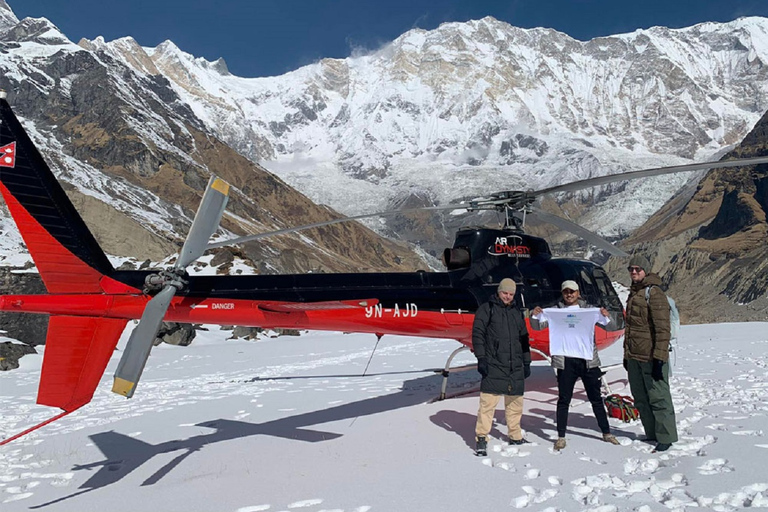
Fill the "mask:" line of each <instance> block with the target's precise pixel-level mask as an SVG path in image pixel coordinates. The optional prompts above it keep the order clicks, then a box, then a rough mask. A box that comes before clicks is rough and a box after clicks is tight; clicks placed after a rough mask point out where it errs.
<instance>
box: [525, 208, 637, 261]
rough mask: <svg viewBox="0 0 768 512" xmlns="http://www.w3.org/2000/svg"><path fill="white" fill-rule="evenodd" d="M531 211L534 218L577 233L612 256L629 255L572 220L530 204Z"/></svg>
mask: <svg viewBox="0 0 768 512" xmlns="http://www.w3.org/2000/svg"><path fill="white" fill-rule="evenodd" d="M531 211H532V212H533V213H535V214H536V218H538V219H541V220H543V221H544V222H548V223H550V224H552V225H554V226H557V227H558V228H560V229H563V230H565V231H568V232H570V233H573V234H574V235H577V236H579V237H581V238H583V239H584V240H586V241H587V242H589V243H591V244H592V245H594V246H596V247H599V248H600V249H603V250H604V251H607V252H609V253H610V254H612V255H614V256H622V257H627V256H629V254H627V253H626V252H624V251H622V250H621V249H619V248H618V247H616V246H615V245H613V244H612V243H610V242H609V241H608V240H605V239H604V238H603V237H601V236H600V235H598V234H596V233H593V232H592V231H589V230H588V229H584V228H583V227H581V226H579V225H578V224H576V223H574V222H571V221H569V220H567V219H564V218H562V217H558V216H557V215H553V214H551V213H549V212H545V211H544V210H542V209H541V208H537V207H535V206H531Z"/></svg>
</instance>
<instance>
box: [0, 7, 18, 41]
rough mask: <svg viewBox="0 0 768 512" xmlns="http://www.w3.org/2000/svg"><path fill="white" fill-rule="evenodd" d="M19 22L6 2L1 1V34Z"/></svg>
mask: <svg viewBox="0 0 768 512" xmlns="http://www.w3.org/2000/svg"><path fill="white" fill-rule="evenodd" d="M18 22H19V19H18V18H17V17H16V15H15V14H14V13H13V10H12V9H11V6H10V5H8V4H7V3H6V2H5V0H0V33H2V32H5V31H6V30H8V29H9V28H11V27H13V26H15V25H16V24H17V23H18Z"/></svg>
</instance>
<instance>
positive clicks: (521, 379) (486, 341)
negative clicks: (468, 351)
mask: <svg viewBox="0 0 768 512" xmlns="http://www.w3.org/2000/svg"><path fill="white" fill-rule="evenodd" d="M472 346H473V348H474V351H475V356H477V358H478V359H480V358H483V357H484V358H486V359H487V360H488V376H487V377H483V380H482V382H481V383H480V391H482V392H483V393H492V394H494V395H513V396H517V395H522V394H523V392H524V391H525V373H524V365H525V364H531V347H530V344H529V341H528V329H527V328H526V326H525V321H524V320H523V315H522V313H521V312H520V310H519V309H517V308H516V307H515V306H514V305H510V306H505V305H504V303H503V302H501V299H500V298H499V296H498V295H493V296H492V297H491V298H490V300H489V301H488V302H486V303H485V304H483V305H482V306H480V307H479V308H478V310H477V313H475V322H474V324H473V325H472Z"/></svg>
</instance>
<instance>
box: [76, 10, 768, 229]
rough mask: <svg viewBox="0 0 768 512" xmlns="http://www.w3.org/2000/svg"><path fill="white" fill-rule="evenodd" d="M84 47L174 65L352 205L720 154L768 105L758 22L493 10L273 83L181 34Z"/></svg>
mask: <svg viewBox="0 0 768 512" xmlns="http://www.w3.org/2000/svg"><path fill="white" fill-rule="evenodd" d="M80 45H81V46H83V47H84V48H88V49H90V50H91V51H93V52H96V53H97V54H99V53H101V54H104V55H110V56H112V57H114V58H116V59H119V60H121V61H123V62H125V63H126V64H127V65H129V66H131V67H133V68H134V69H137V70H139V71H141V72H145V73H149V74H154V73H160V74H161V75H162V76H164V77H165V78H167V79H168V80H169V81H170V83H171V84H172V86H173V89H174V91H175V92H176V93H177V94H178V95H179V97H180V98H181V99H182V100H183V101H184V102H185V103H186V104H188V105H189V106H190V108H191V109H192V110H193V112H194V113H195V115H196V116H197V117H198V118H199V119H200V120H201V121H202V122H203V123H205V125H206V126H207V127H208V128H210V129H211V130H212V131H214V133H216V134H217V135H218V136H219V137H220V138H221V139H222V140H224V141H226V142H227V143H228V144H229V145H231V146H232V147H233V148H235V149H236V150H237V151H239V152H240V153H241V154H243V155H245V156H246V157H248V158H250V159H252V160H254V161H258V162H261V163H263V165H264V166H265V167H267V168H268V169H269V170H270V171H272V172H275V173H276V174H278V175H279V176H281V177H282V178H283V179H285V180H286V181H287V182H288V183H290V184H291V185H293V186H295V187H297V188H298V189H299V190H301V191H302V192H304V193H306V194H307V195H308V196H309V197H311V198H312V199H313V200H315V201H316V202H320V203H327V204H329V205H331V206H332V207H334V208H336V209H338V210H339V211H342V212H344V213H347V214H360V213H365V212H371V211H378V210H384V209H387V208H390V207H391V206H392V205H395V204H399V203H401V202H403V201H405V200H407V199H408V198H409V197H410V198H411V199H413V198H414V197H415V198H417V200H418V201H421V203H422V204H423V203H425V202H426V203H441V204H445V203H447V202H450V201H453V200H456V199H458V198H465V197H468V196H479V195H487V194H488V193H490V192H495V191H498V190H506V189H513V188H522V189H529V188H533V189H538V188H543V187H546V186H551V185H554V184H559V183H563V182H566V181H571V180H577V179H583V178H586V177H589V176H594V175H601V174H609V173H615V172H618V171H621V170H628V169H638V168H643V167H651V166H657V165H673V164H678V163H685V162H690V161H701V160H707V159H713V158H714V157H715V156H717V155H718V154H721V153H722V152H723V151H724V150H725V149H727V148H730V147H732V146H733V145H734V144H736V143H737V142H739V141H740V140H741V138H742V137H743V136H744V135H745V134H746V133H747V132H748V131H749V130H750V129H751V128H752V126H753V125H754V124H755V122H756V121H757V120H758V119H759V118H760V116H761V115H762V114H763V112H764V111H765V110H766V109H768V68H766V63H767V62H768V19H765V18H758V17H752V18H741V19H738V20H736V21H733V22H730V23H703V24H699V25H696V26H693V27H690V28H685V29H675V30H673V29H667V28H663V27H654V28H652V29H649V30H638V31H635V32H633V33H631V34H621V35H616V36H612V37H602V38H597V39H594V40H591V41H588V42H580V41H577V40H574V39H573V38H571V37H569V36H568V35H566V34H563V33H560V32H557V31H554V30H551V29H521V28H517V27H513V26H511V25H509V24H507V23H504V22H501V21H498V20H496V19H494V18H491V17H487V18H484V19H482V20H477V21H469V22H466V23H446V24H443V25H441V26H440V27H439V28H437V29H435V30H431V31H425V30H421V29H415V30H411V31H409V32H407V33H405V34H403V35H402V36H401V37H399V38H397V39H396V40H395V41H392V42H391V43H390V44H388V45H386V46H384V47H383V48H381V49H379V50H377V51H375V52H372V53H370V54H368V55H353V56H351V57H349V58H347V59H324V60H322V61H320V62H317V63H315V64H312V65H309V66H306V67H303V68H301V69H298V70H296V71H293V72H291V73H287V74H285V75H282V76H278V77H270V78H241V77H236V76H233V75H231V74H230V73H229V72H228V71H227V68H226V65H225V64H224V62H223V61H222V60H218V61H216V62H209V61H206V60H205V59H202V58H195V57H194V56H192V55H189V54H187V53H185V52H183V51H182V50H180V49H179V48H177V47H176V46H175V45H174V44H173V43H172V42H170V41H166V42H164V43H162V44H161V45H159V46H158V47H156V48H142V47H140V46H139V45H138V44H137V43H136V42H135V41H133V40H132V39H130V38H124V39H119V40H116V41H112V42H105V41H104V40H103V39H101V38H98V39H96V40H95V41H81V42H80ZM698 177H699V176H698V175H697V176H695V178H698ZM691 178H692V177H691V176H690V175H687V176H686V175H679V176H666V177H660V178H657V179H654V180H645V181H644V182H642V183H633V184H630V185H628V186H613V187H612V188H611V189H610V190H608V191H606V190H601V191H593V192H586V193H583V194H582V199H587V200H588V203H589V206H590V207H589V208H588V212H587V214H586V216H585V218H584V219H582V220H583V222H585V223H586V227H588V228H591V229H596V230H599V231H600V232H602V233H604V234H607V235H619V234H623V233H627V232H628V231H630V230H631V229H633V228H635V227H637V226H639V225H640V224H641V223H642V222H643V221H644V220H645V219H647V218H648V217H649V216H650V215H651V214H652V213H653V212H655V211H656V210H657V209H658V208H659V207H660V206H661V205H662V204H663V203H664V202H665V201H666V200H667V199H668V198H669V197H671V195H672V194H674V192H676V191H677V190H679V189H680V188H681V187H682V186H683V185H684V184H685V183H686V182H687V181H688V180H689V179H691ZM609 196H610V197H609ZM560 200H561V201H562V200H563V198H560ZM592 203H595V204H594V205H593V204H592Z"/></svg>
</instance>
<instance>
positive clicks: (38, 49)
mask: <svg viewBox="0 0 768 512" xmlns="http://www.w3.org/2000/svg"><path fill="white" fill-rule="evenodd" d="M9 13H10V14H9ZM0 88H2V89H3V90H5V91H7V93H8V101H9V103H10V104H11V105H12V106H13V108H14V111H15V112H16V114H17V116H18V117H19V118H20V119H21V121H22V122H23V123H24V125H25V127H26V129H27V131H28V132H29V133H30V136H31V137H32V139H33V140H34V141H35V143H36V144H37V146H38V148H39V149H40V150H41V152H42V153H43V156H44V157H45V159H46V160H47V162H48V163H49V165H50V166H51V168H52V169H53V171H54V173H56V174H57V176H58V177H59V179H60V181H61V182H62V184H63V186H64V188H65V190H66V191H67V193H68V194H69V195H70V197H71V199H72V201H73V202H74V204H75V205H76V207H77V208H78V210H79V211H80V212H81V214H82V216H83V217H84V219H85V220H86V223H87V224H88V226H89V228H90V229H91V230H92V231H93V232H94V235H95V236H96V238H97V240H98V241H99V242H100V244H101V245H102V246H103V248H104V250H105V252H106V253H107V254H109V255H112V256H119V257H133V258H135V259H136V260H138V261H145V260H151V261H155V262H159V261H161V260H164V259H167V258H169V257H171V256H172V255H174V254H175V253H176V252H178V251H179V249H180V248H181V244H182V243H183V240H184V237H185V236H186V233H187V231H188V229H189V227H190V224H191V219H192V218H193V217H194V214H195V212H196V210H197V207H198V204H199V201H200V198H201V196H202V192H203V190H204V187H205V185H206V183H207V182H208V179H209V177H210V175H211V174H215V175H217V176H220V177H222V178H223V179H225V180H226V181H228V182H229V183H230V184H231V185H232V187H233V188H232V192H231V198H230V201H229V204H228V207H227V211H226V214H225V216H224V218H223V220H222V227H221V229H220V231H219V233H218V235H217V236H218V237H219V238H222V237H226V238H230V237H234V236H235V235H245V234H252V233H259V232H265V231H273V230H277V229H283V228H287V227H293V226H298V225H303V224H311V223H315V222H320V221H324V220H330V219H334V218H338V217H339V216H340V215H339V214H338V213H336V212H335V211H333V210H332V209H330V208H328V207H324V206H318V205H317V204H315V203H313V202H312V201H311V200H309V199H308V198H307V197H306V196H304V195H302V194H301V193H299V192H297V191H295V190H294V189H292V188H291V187H290V186H288V185H286V184H285V183H284V182H283V181H282V180H281V179H280V178H278V177H276V176H274V175H273V174H271V173H269V172H268V171H266V170H265V169H264V168H263V167H261V166H259V165H258V164H256V163H254V162H252V161H250V160H248V159H246V158H245V157H243V156H242V155H240V154H238V153H237V152H236V151H234V150H233V149H232V148H230V147H229V146H228V145H227V144H225V143H224V142H222V141H221V140H220V139H219V138H217V136H216V135H215V134H214V133H212V132H211V130H210V129H209V128H208V127H206V125H205V123H203V122H202V121H201V120H200V119H199V118H198V117H197V115H196V114H195V112H194V111H193V110H192V109H191V108H190V106H189V105H188V104H186V103H184V102H183V101H182V100H181V99H180V98H179V96H178V94H177V93H176V92H175V91H174V89H173V88H172V87H171V85H170V83H169V81H168V80H167V79H166V78H165V77H163V76H162V75H159V74H154V75H152V74H143V73H137V72H136V71H135V70H134V69H133V68H131V67H129V66H127V65H126V64H125V63H123V62H122V61H119V60H115V59H114V58H113V57H111V56H110V55H109V54H108V53H105V52H103V51H99V50H95V51H89V50H85V49H83V48H82V47H80V46H77V45H74V44H72V43H71V42H70V41H69V40H68V39H67V38H66V37H65V36H64V35H63V34H61V33H60V32H59V31H58V30H57V29H56V28H55V27H54V26H53V25H51V24H50V23H49V22H47V20H44V19H39V20H31V19H27V20H23V21H21V22H19V21H18V20H16V19H15V18H14V17H13V15H12V12H11V11H10V10H9V9H8V7H7V4H5V3H4V2H2V3H0ZM0 215H7V213H5V212H4V208H0ZM11 225H12V222H11V221H10V220H9V219H7V218H3V219H2V231H3V232H4V233H5V232H6V231H8V230H10V229H11ZM12 238H13V237H12ZM16 238H18V237H17V236H16ZM16 238H14V240H16ZM0 245H1V246H2V247H3V248H8V250H11V251H14V252H17V251H23V250H24V249H23V245H22V244H21V242H20V241H19V240H16V242H14V243H13V244H6V243H3V244H0ZM216 253H217V257H218V259H219V261H220V262H225V264H222V266H221V267H220V269H221V270H226V269H227V268H229V267H230V266H231V264H226V262H231V261H232V259H233V258H232V256H233V255H234V256H235V257H237V258H240V259H241V260H244V261H245V262H246V263H247V264H249V265H250V266H251V268H252V269H254V270H253V271H254V272H260V273H276V272H285V273H303V272H310V271H311V272H326V271H328V272H330V271H411V270H416V269H418V268H426V264H425V263H424V262H423V260H422V259H421V258H420V257H419V256H417V255H416V254H415V253H413V252H412V251H411V250H410V249H408V248H407V247H406V246H405V245H403V244H400V243H397V242H393V241H390V240H387V239H383V238H381V237H380V236H379V235H377V234H375V233H374V232H373V231H371V230H369V229H367V228H365V227H363V226H361V225H360V224H358V223H347V224H343V225H334V226H328V227H324V228H318V229H314V230H308V231H306V232H302V233H301V234H300V235H293V236H281V237H275V238H272V239H266V240H261V241H259V242H251V243H248V244H244V245H242V246H240V247H238V248H233V249H221V250H218V251H216ZM226 253H229V256H228V257H227V254H226ZM12 256H13V257H11V255H3V256H2V257H0V260H2V261H3V264H4V265H7V266H10V267H14V266H16V267H18V266H20V265H23V263H19V258H18V254H13V255H12ZM22 259H23V258H22ZM241 271H242V270H241ZM23 276H24V275H22V277H18V275H17V274H14V273H11V272H9V271H5V270H4V271H3V276H2V279H3V280H4V285H3V288H2V293H39V292H42V291H43V289H42V286H41V284H40V283H39V280H37V281H36V280H34V279H32V280H31V281H30V280H25V279H24V278H23ZM12 316H13V315H8V317H7V318H3V319H2V320H3V326H4V328H5V329H6V330H8V331H9V334H10V335H11V336H14V337H17V338H19V339H22V340H25V341H31V342H39V341H41V340H42V339H44V336H45V329H44V328H40V325H42V324H44V319H43V318H42V317H40V318H37V319H34V320H33V321H32V322H27V321H26V320H25V321H22V322H20V321H18V317H13V318H10V317H12ZM37 320H39V322H37ZM30 331H34V333H36V334H34V335H32V334H30Z"/></svg>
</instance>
